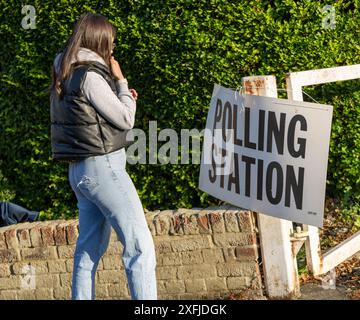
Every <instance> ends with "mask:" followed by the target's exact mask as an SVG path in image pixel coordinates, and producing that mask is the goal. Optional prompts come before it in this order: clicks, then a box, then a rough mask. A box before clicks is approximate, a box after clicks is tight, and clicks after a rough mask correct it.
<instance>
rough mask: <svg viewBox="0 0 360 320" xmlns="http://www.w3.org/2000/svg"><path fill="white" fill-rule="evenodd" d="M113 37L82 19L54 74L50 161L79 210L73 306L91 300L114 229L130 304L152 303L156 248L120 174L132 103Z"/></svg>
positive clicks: (101, 23)
mask: <svg viewBox="0 0 360 320" xmlns="http://www.w3.org/2000/svg"><path fill="white" fill-rule="evenodd" d="M115 37H116V34H115V29H114V27H113V25H112V24H110V23H109V22H108V21H107V19H106V18H105V17H103V16H101V15H98V14H91V13H87V14H85V15H83V16H82V17H81V18H80V20H79V21H78V22H77V23H76V25H75V28H74V31H73V33H72V35H71V37H70V38H69V40H68V41H67V43H66V45H65V48H64V50H63V51H62V53H59V54H58V55H57V56H56V58H55V60H54V66H53V83H52V90H51V143H52V156H53V159H54V160H57V161H65V162H68V163H69V181H70V185H71V188H72V190H73V191H74V193H75V195H76V198H77V200H78V202H77V206H78V209H79V237H78V240H77V243H76V248H75V253H74V269H73V279H72V299H94V298H95V274H96V269H97V266H98V263H99V260H100V258H101V257H102V255H103V254H104V253H105V251H106V249H107V247H108V243H109V238H110V232H111V227H113V228H114V229H115V232H116V234H117V237H118V239H119V240H120V241H121V243H122V244H123V246H124V251H123V255H122V260H123V262H124V266H125V271H126V275H127V279H128V284H129V289H130V294H131V297H132V299H149V300H155V299H157V288H156V274H155V267H156V257H155V250H154V243H153V239H152V236H151V233H150V230H149V228H148V225H147V222H146V219H145V216H144V211H143V207H142V204H141V202H140V199H139V196H138V194H137V192H136V189H135V187H134V184H133V182H132V180H131V178H130V177H129V175H128V174H127V172H126V169H125V166H126V153H125V148H124V147H125V146H127V145H128V144H129V143H131V140H129V139H128V137H127V136H126V134H127V133H129V132H131V131H130V129H131V128H132V127H133V126H134V121H135V112H136V99H137V96H138V95H137V92H136V90H134V89H130V90H129V89H128V85H127V80H126V79H125V77H124V75H123V73H122V71H121V68H120V66H119V64H118V62H117V61H116V60H115V59H114V57H113V56H112V52H113V47H114V45H113V41H114V39H115ZM129 141H130V142H129ZM119 276H120V274H119Z"/></svg>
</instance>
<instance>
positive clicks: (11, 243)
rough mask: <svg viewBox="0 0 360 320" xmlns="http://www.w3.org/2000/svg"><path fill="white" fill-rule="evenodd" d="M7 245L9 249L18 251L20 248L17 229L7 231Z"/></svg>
mask: <svg viewBox="0 0 360 320" xmlns="http://www.w3.org/2000/svg"><path fill="white" fill-rule="evenodd" d="M5 239H6V244H7V247H8V248H9V249H16V248H18V247H19V241H18V238H17V236H16V229H9V230H6V231H5Z"/></svg>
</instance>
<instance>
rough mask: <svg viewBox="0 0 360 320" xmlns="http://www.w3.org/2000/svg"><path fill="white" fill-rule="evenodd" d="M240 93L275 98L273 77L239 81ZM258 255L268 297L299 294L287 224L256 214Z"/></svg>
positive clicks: (285, 221)
mask: <svg viewBox="0 0 360 320" xmlns="http://www.w3.org/2000/svg"><path fill="white" fill-rule="evenodd" d="M242 86H243V88H244V93H247V94H253V95H259V96H268V97H274V98H277V90H276V88H277V87H276V78H275V76H251V77H244V78H242ZM258 227H259V234H260V245H261V255H262V263H263V271H264V278H265V286H266V291H267V295H268V296H269V297H270V298H290V297H295V296H299V295H300V289H299V279H298V269H297V263H296V255H295V257H294V255H293V250H292V245H291V239H290V236H291V234H292V233H293V225H292V222H291V221H288V220H284V219H279V218H274V217H271V216H267V215H263V214H261V213H258Z"/></svg>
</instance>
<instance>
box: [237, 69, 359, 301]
mask: <svg viewBox="0 0 360 320" xmlns="http://www.w3.org/2000/svg"><path fill="white" fill-rule="evenodd" d="M359 78H360V65H352V66H344V67H335V68H327V69H318V70H308V71H301V72H293V73H288V74H287V75H286V84H287V93H288V99H292V100H297V101H303V96H302V88H303V87H304V86H309V85H315V84H322V83H328V82H334V81H345V80H352V79H359ZM242 87H243V89H244V92H245V93H247V94H255V95H262V96H270V97H277V85H276V78H275V77H274V76H251V77H244V78H242ZM257 218H258V219H257V220H258V227H259V234H260V246H261V254H262V262H263V271H264V279H265V286H266V291H267V295H268V296H269V297H270V298H282V299H284V298H291V297H297V296H299V295H300V289H299V278H298V269H297V261H296V256H297V253H298V252H299V250H300V248H301V247H302V245H303V244H304V243H305V249H306V261H307V266H308V269H309V271H310V272H312V273H313V274H314V275H320V274H324V273H326V272H328V271H329V270H331V269H333V268H334V267H336V266H337V265H338V264H340V263H341V262H343V261H345V260H346V259H348V258H349V257H351V256H352V255H354V254H355V253H356V252H357V251H360V231H359V232H358V233H356V234H354V235H353V236H352V237H350V238H349V239H347V240H346V241H344V242H343V243H341V244H339V245H337V246H336V247H334V248H332V249H330V250H329V251H327V252H326V253H324V254H322V253H321V248H320V239H319V232H318V228H316V227H313V226H308V225H303V228H301V227H297V228H296V230H293V223H292V222H291V221H287V220H283V219H278V218H274V217H270V216H266V215H263V214H261V213H258V214H257Z"/></svg>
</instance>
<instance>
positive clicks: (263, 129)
mask: <svg viewBox="0 0 360 320" xmlns="http://www.w3.org/2000/svg"><path fill="white" fill-rule="evenodd" d="M332 110H333V108H332V106H329V105H323V104H315V103H308V102H302V101H290V100H285V99H276V98H269V97H261V96H254V95H247V94H244V95H239V93H238V92H237V91H233V90H231V89H227V88H224V87H222V86H219V85H217V84H215V86H214V90H213V94H212V99H211V103H210V109H209V113H208V116H207V121H206V129H205V136H204V143H203V150H202V155H201V167H200V179H199V188H200V189H201V190H203V191H205V192H207V193H209V194H210V195H212V196H214V197H216V198H218V199H221V200H224V201H226V202H228V203H231V204H233V205H236V206H238V207H241V208H244V209H249V210H253V211H257V212H261V213H263V214H267V215H270V216H274V217H278V218H282V219H287V220H290V221H294V222H298V223H304V224H308V225H314V226H317V227H321V226H322V224H323V216H324V200H325V188H326V172H327V162H328V151H329V140H330V130H331V120H332Z"/></svg>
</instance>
